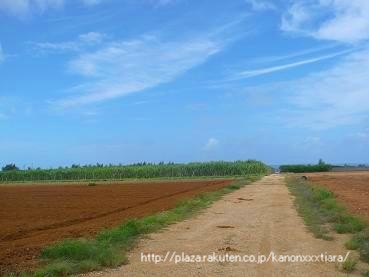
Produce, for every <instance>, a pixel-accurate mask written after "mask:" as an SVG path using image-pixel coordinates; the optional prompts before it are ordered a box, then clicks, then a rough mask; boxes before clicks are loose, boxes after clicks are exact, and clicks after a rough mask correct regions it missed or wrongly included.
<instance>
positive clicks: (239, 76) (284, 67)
mask: <svg viewBox="0 0 369 277" xmlns="http://www.w3.org/2000/svg"><path fill="white" fill-rule="evenodd" d="M351 51H352V50H345V51H340V52H336V53H333V54H330V55H325V56H320V57H317V58H311V59H306V60H302V61H298V62H294V63H289V64H283V65H277V66H271V67H266V68H261V69H255V70H246V71H242V72H240V73H238V74H237V76H236V77H235V78H234V79H235V80H238V79H244V78H251V77H256V76H260V75H265V74H269V73H274V72H278V71H282V70H287V69H290V68H294V67H298V66H302V65H306V64H311V63H317V62H320V61H323V60H327V59H332V58H334V57H337V56H340V55H344V54H347V53H349V52H351Z"/></svg>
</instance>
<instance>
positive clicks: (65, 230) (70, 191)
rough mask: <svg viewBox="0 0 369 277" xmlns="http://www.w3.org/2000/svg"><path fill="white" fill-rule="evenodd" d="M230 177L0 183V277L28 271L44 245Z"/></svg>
mask: <svg viewBox="0 0 369 277" xmlns="http://www.w3.org/2000/svg"><path fill="white" fill-rule="evenodd" d="M231 182H232V180H201V181H199V180H191V181H163V182H159V181H155V182H146V183H139V182H131V183H126V182H124V183H116V184H98V185H97V186H88V185H87V184H56V185H55V184H42V185H37V184H32V185H31V184H27V185H2V186H0V276H1V275H2V274H1V273H4V272H5V271H20V270H29V269H32V268H33V267H34V266H35V265H36V262H37V257H38V255H39V254H40V251H41V249H42V248H43V247H45V246H47V245H49V244H51V243H53V242H55V241H58V240H62V239H65V238H76V237H91V236H93V235H95V234H96V233H97V232H99V231H101V230H103V229H104V228H109V227H113V226H116V225H119V224H120V223H122V222H123V221H124V220H125V219H128V218H134V217H142V216H145V215H148V214H152V213H156V212H160V211H163V210H167V209H169V208H172V207H174V206H175V204H176V203H177V202H178V201H179V200H182V199H185V198H189V197H191V196H194V195H196V194H199V193H202V192H206V191H212V190H215V189H219V188H221V187H224V186H226V185H229V184H230V183H231Z"/></svg>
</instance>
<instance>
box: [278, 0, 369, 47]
mask: <svg viewBox="0 0 369 277" xmlns="http://www.w3.org/2000/svg"><path fill="white" fill-rule="evenodd" d="M281 28H282V30H284V31H288V32H298V33H301V34H303V35H308V36H312V37H314V38H317V39H324V40H334V41H340V42H345V43H356V42H359V41H363V40H367V39H369V1H367V0H311V1H297V0H294V1H293V3H292V5H291V6H290V7H289V9H288V11H287V12H286V13H285V14H284V16H283V18H282V26H281Z"/></svg>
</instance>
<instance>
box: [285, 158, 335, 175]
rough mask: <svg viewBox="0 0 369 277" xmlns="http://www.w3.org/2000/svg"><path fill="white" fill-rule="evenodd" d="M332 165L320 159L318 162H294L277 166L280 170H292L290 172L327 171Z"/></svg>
mask: <svg viewBox="0 0 369 277" xmlns="http://www.w3.org/2000/svg"><path fill="white" fill-rule="evenodd" d="M332 168H333V166H332V165H330V164H326V163H325V162H324V161H323V160H322V159H320V160H319V163H318V164H315V165H312V164H294V165H281V166H280V167H279V169H280V171H281V172H292V173H307V172H327V171H331V170H332Z"/></svg>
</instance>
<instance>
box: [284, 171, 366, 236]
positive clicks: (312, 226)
mask: <svg viewBox="0 0 369 277" xmlns="http://www.w3.org/2000/svg"><path fill="white" fill-rule="evenodd" d="M286 181H287V186H288V188H289V190H290V191H291V193H292V194H293V195H294V196H295V204H296V206H297V210H298V212H299V214H300V215H301V216H302V218H303V219H304V221H305V224H306V225H307V227H308V228H309V230H310V231H311V232H312V233H313V234H314V236H315V237H317V238H321V239H325V240H332V239H333V237H332V235H331V234H330V231H331V229H332V227H333V229H334V230H335V231H336V232H337V233H339V234H346V233H352V234H355V233H358V232H361V231H363V230H364V229H365V228H366V226H367V223H366V222H365V221H363V220H362V219H361V218H359V217H357V216H354V215H350V214H349V213H348V212H347V210H346V208H345V207H344V206H342V205H341V204H340V203H338V202H337V200H336V199H335V196H334V194H333V193H332V192H331V191H329V190H327V189H325V188H323V187H317V186H310V185H309V182H307V181H304V180H300V179H297V178H296V177H286Z"/></svg>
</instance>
